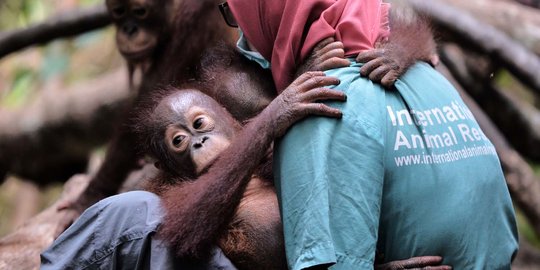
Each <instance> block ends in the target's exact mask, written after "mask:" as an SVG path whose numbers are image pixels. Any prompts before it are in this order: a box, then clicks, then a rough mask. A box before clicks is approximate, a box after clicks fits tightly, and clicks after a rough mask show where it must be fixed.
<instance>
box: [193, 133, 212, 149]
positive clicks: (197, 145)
mask: <svg viewBox="0 0 540 270" xmlns="http://www.w3.org/2000/svg"><path fill="white" fill-rule="evenodd" d="M208 139H209V138H208V136H204V137H203V138H202V139H201V140H200V141H199V142H196V143H195V144H194V145H193V147H195V149H199V148H201V147H202V146H203V144H204V142H206V141H207V140H208Z"/></svg>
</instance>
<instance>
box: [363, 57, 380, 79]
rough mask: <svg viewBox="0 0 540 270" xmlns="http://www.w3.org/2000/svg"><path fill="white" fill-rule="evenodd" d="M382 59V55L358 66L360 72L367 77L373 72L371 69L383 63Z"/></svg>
mask: <svg viewBox="0 0 540 270" xmlns="http://www.w3.org/2000/svg"><path fill="white" fill-rule="evenodd" d="M384 61H385V60H384V58H382V57H380V58H375V59H373V60H370V61H369V62H367V63H366V64H365V65H363V66H362V67H361V68H360V74H361V75H362V76H364V77H367V76H368V75H369V74H370V73H371V72H373V70H375V69H376V68H378V67H380V66H382V65H384Z"/></svg>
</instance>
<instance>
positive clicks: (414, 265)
mask: <svg viewBox="0 0 540 270" xmlns="http://www.w3.org/2000/svg"><path fill="white" fill-rule="evenodd" d="M442 260H443V258H442V257H440V256H422V257H413V258H409V259H406V260H400V261H393V262H388V263H385V264H376V265H375V270H398V269H417V270H421V269H430V270H451V269H452V267H451V266H448V265H440V264H441V263H442Z"/></svg>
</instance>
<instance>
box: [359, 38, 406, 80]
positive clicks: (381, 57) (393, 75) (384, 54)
mask: <svg viewBox="0 0 540 270" xmlns="http://www.w3.org/2000/svg"><path fill="white" fill-rule="evenodd" d="M407 58H408V57H407V56H406V55H403V56H399V55H395V54H394V53H392V51H391V50H388V49H387V48H385V47H382V48H376V49H373V50H369V51H365V52H362V53H360V54H359V55H358V57H356V61H357V62H358V63H365V64H364V65H363V66H362V67H361V68H360V74H362V76H364V77H369V79H370V80H372V81H373V82H377V83H380V84H381V85H382V86H384V87H386V88H390V87H392V86H393V85H394V83H395V82H396V80H397V79H398V78H399V77H400V76H401V75H403V73H405V71H406V68H407V67H408V66H409V64H408V62H409V61H410V60H409V59H407Z"/></svg>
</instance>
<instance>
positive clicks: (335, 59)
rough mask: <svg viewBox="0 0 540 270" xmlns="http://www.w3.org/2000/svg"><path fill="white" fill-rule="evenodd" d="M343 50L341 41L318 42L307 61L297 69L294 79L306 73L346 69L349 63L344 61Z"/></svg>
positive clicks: (328, 39) (331, 39) (326, 40)
mask: <svg viewBox="0 0 540 270" xmlns="http://www.w3.org/2000/svg"><path fill="white" fill-rule="evenodd" d="M344 48H345V47H344V45H343V43H342V42H341V41H334V38H332V37H330V38H327V39H325V40H323V41H321V42H319V44H317V46H316V47H315V48H314V49H313V52H311V55H310V56H309V57H308V59H306V61H305V62H304V63H303V64H302V65H301V66H300V67H299V68H298V70H297V71H296V76H295V78H298V76H300V75H302V74H304V73H306V72H308V71H325V70H329V69H334V68H340V67H348V66H349V65H350V64H351V62H349V60H347V59H345V49H344Z"/></svg>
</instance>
